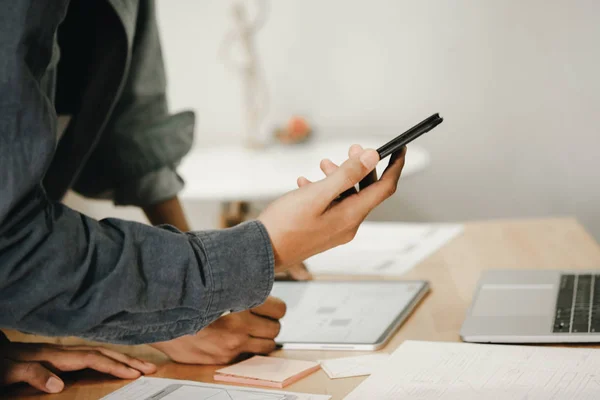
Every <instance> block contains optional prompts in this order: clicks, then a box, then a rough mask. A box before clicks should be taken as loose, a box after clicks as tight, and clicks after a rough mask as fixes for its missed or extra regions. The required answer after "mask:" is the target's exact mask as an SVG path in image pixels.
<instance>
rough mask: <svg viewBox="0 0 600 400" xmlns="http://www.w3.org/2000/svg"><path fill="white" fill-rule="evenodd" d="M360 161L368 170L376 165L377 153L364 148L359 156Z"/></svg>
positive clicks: (377, 160)
mask: <svg viewBox="0 0 600 400" xmlns="http://www.w3.org/2000/svg"><path fill="white" fill-rule="evenodd" d="M360 162H361V163H362V165H364V166H365V168H367V169H368V170H369V171H370V170H372V169H373V168H375V166H377V163H378V162H379V154H377V152H376V151H375V150H365V151H364V152H363V153H362V154H361V156H360Z"/></svg>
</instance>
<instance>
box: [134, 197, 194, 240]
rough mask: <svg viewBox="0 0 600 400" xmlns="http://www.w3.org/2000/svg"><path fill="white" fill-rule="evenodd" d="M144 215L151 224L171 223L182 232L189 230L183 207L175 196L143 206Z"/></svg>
mask: <svg viewBox="0 0 600 400" xmlns="http://www.w3.org/2000/svg"><path fill="white" fill-rule="evenodd" d="M143 210H144V213H145V214H146V217H147V218H148V220H149V221H150V223H151V224H152V225H165V224H167V225H172V226H174V227H175V228H177V229H179V230H180V231H183V232H188V231H189V230H190V226H189V223H188V221H187V219H186V217H185V213H184V211H183V207H182V205H181V202H180V201H179V198H178V197H177V196H175V197H173V198H171V199H168V200H165V201H162V202H159V203H157V204H153V205H149V206H145V207H143Z"/></svg>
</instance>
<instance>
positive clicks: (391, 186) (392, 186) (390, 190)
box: [385, 181, 398, 197]
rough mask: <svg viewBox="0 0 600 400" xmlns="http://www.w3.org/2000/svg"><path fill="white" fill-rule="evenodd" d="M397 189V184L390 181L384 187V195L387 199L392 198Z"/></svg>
mask: <svg viewBox="0 0 600 400" xmlns="http://www.w3.org/2000/svg"><path fill="white" fill-rule="evenodd" d="M397 188H398V183H397V182H395V181H391V182H390V183H388V184H387V185H386V187H385V194H386V196H387V197H390V196H392V195H393V194H394V193H396V189H397Z"/></svg>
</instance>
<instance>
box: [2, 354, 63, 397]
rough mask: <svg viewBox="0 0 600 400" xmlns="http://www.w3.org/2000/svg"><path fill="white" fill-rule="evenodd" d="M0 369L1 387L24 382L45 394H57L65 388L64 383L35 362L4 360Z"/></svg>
mask: <svg viewBox="0 0 600 400" xmlns="http://www.w3.org/2000/svg"><path fill="white" fill-rule="evenodd" d="M0 368H1V369H2V370H1V371H0V384H2V385H12V384H13V383H20V382H24V383H28V384H30V385H31V386H33V387H34V388H36V389H38V390H41V391H42V392H46V393H59V392H61V391H62V390H63V389H64V387H65V384H64V382H63V381H62V380H61V379H60V378H59V377H58V376H56V375H55V374H53V373H52V372H50V371H49V370H48V369H46V368H44V367H43V366H42V365H41V364H40V363H37V362H33V361H27V362H19V361H12V360H8V359H4V360H2V366H1V367H0Z"/></svg>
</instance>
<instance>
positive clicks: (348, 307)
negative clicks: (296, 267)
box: [271, 281, 429, 350]
mask: <svg viewBox="0 0 600 400" xmlns="http://www.w3.org/2000/svg"><path fill="white" fill-rule="evenodd" d="M428 290H429V284H428V283H427V282H425V281H343V282H336V281H308V282H275V284H274V285H273V291H272V292H271V294H272V295H273V296H277V297H279V298H280V299H282V300H284V301H285V302H286V304H287V314H286V315H285V317H283V319H282V320H281V331H280V333H279V336H277V338H276V339H275V341H276V342H277V344H278V345H280V346H281V347H283V348H284V349H297V350H376V349H379V348H380V347H382V346H383V345H384V344H385V343H386V342H387V341H388V340H389V338H390V337H391V335H392V334H393V333H394V332H395V331H396V330H397V329H398V328H399V327H400V325H402V323H403V322H404V321H405V320H406V318H407V317H408V316H409V315H410V313H411V312H412V310H413V309H414V308H415V307H416V306H417V304H418V303H419V301H420V300H421V299H422V298H423V297H424V296H425V294H426V293H427V292H428Z"/></svg>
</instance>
